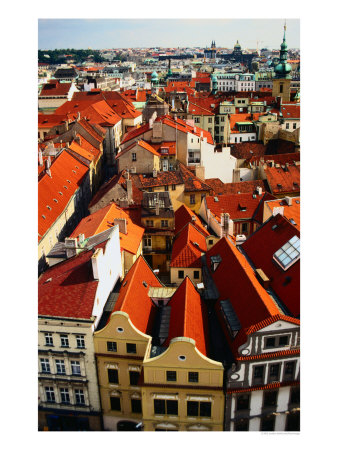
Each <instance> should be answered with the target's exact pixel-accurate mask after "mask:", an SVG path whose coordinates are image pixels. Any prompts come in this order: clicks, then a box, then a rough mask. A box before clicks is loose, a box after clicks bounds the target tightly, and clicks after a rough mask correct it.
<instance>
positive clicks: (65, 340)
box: [60, 334, 69, 347]
mask: <svg viewBox="0 0 338 450" xmlns="http://www.w3.org/2000/svg"><path fill="white" fill-rule="evenodd" d="M60 340H61V347H69V341H68V335H67V334H61V335H60Z"/></svg>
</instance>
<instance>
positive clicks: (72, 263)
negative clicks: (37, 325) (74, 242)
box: [38, 241, 107, 319]
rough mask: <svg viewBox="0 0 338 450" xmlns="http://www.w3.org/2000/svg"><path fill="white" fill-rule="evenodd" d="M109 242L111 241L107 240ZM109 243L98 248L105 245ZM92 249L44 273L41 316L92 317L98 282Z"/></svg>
mask: <svg viewBox="0 0 338 450" xmlns="http://www.w3.org/2000/svg"><path fill="white" fill-rule="evenodd" d="M106 242H107V241H106ZM106 242H104V243H101V244H99V245H97V246H96V247H95V248H103V249H104V248H105V245H106ZM92 256H93V252H92V251H91V250H87V251H83V252H81V253H80V254H79V255H77V256H74V257H73V258H70V259H67V260H66V261H64V262H61V263H59V264H56V265H55V266H53V267H51V268H50V269H48V270H47V271H46V272H44V273H43V274H42V275H41V277H40V278H39V282H38V295H39V297H38V313H39V315H41V316H53V317H69V318H81V319H90V318H91V316H92V311H93V306H94V301H95V295H96V289H97V286H98V281H97V280H94V278H93V269H92V263H91V257H92Z"/></svg>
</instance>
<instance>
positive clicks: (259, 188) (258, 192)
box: [256, 186, 262, 195]
mask: <svg viewBox="0 0 338 450" xmlns="http://www.w3.org/2000/svg"><path fill="white" fill-rule="evenodd" d="M256 191H257V194H258V195H262V188H261V186H257V188H256Z"/></svg>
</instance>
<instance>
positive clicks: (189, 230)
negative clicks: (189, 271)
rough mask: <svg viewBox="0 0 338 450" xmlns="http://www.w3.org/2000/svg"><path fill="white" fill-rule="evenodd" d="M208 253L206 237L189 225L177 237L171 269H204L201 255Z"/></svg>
mask: <svg viewBox="0 0 338 450" xmlns="http://www.w3.org/2000/svg"><path fill="white" fill-rule="evenodd" d="M206 251H207V245H206V241H205V236H204V235H203V234H202V233H201V232H200V231H198V230H197V229H196V228H195V227H194V225H192V224H191V223H188V224H187V225H185V227H183V228H182V230H181V231H180V232H179V234H178V235H177V236H176V237H175V241H174V244H173V248H172V254H171V263H170V267H199V268H201V267H202V261H201V255H202V253H205V252H206Z"/></svg>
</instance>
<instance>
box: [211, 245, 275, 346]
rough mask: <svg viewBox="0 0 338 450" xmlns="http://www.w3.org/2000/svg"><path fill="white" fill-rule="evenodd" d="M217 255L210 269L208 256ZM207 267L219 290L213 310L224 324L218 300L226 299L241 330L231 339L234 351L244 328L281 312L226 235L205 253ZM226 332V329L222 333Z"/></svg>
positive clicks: (239, 342) (243, 335) (242, 341)
mask: <svg viewBox="0 0 338 450" xmlns="http://www.w3.org/2000/svg"><path fill="white" fill-rule="evenodd" d="M216 255H219V256H220V257H221V262H220V264H219V266H218V267H217V268H216V270H215V271H214V272H213V271H212V269H211V256H216ZM206 259H207V266H208V268H209V270H210V273H211V276H212V278H213V281H214V282H215V284H216V286H217V289H218V291H219V294H220V296H219V299H218V300H217V303H216V311H217V313H218V314H219V316H220V321H221V323H222V324H223V325H224V329H226V327H225V324H224V319H223V317H222V313H221V309H220V302H221V301H222V300H230V302H231V304H232V307H233V309H234V310H235V312H236V315H237V317H238V319H239V322H240V324H241V331H240V332H239V333H238V334H237V336H236V337H235V339H234V340H233V341H232V342H231V346H232V349H233V352H234V354H236V353H237V351H238V347H239V346H240V345H241V344H243V343H244V342H246V340H247V330H248V329H249V328H250V327H251V326H253V325H255V324H257V323H259V322H261V321H262V320H266V319H269V318H271V316H274V315H277V314H280V313H281V311H280V309H279V308H278V307H277V305H276V304H275V302H274V301H273V300H272V298H271V297H270V295H269V294H268V293H267V292H266V290H265V289H264V288H263V287H262V286H261V285H260V283H259V281H258V279H257V278H256V276H255V273H254V271H253V269H252V268H251V266H250V264H249V263H248V262H247V260H246V259H245V257H244V256H243V255H242V254H241V253H240V252H239V250H238V249H237V248H236V246H235V245H234V244H233V243H231V242H230V240H228V239H226V238H222V239H220V240H219V241H218V242H217V243H216V244H215V245H214V246H213V247H212V248H211V249H210V250H209V251H208V252H207V253H206ZM225 334H226V335H228V333H227V332H225Z"/></svg>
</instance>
